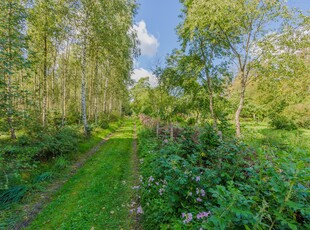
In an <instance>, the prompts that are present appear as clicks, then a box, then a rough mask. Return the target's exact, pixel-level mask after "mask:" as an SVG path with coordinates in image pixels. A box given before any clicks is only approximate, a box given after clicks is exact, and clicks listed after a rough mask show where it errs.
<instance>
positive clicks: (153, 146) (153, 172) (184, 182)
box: [139, 127, 310, 229]
mask: <svg viewBox="0 0 310 230" xmlns="http://www.w3.org/2000/svg"><path fill="white" fill-rule="evenodd" d="M186 133H187V134H186ZM190 133H191V134H190ZM194 134H195V132H194V131H193V130H192V131H189V130H187V131H186V132H185V133H184V135H183V134H181V136H180V139H179V140H177V141H176V142H167V141H165V140H161V139H159V140H157V141H156V139H155V138H154V137H153V135H152V134H150V133H149V131H144V130H142V131H141V132H140V134H139V137H140V143H139V155H140V158H141V159H140V161H141V163H142V164H141V173H142V177H141V178H143V179H142V183H141V187H142V188H141V201H142V206H143V210H144V213H145V214H144V216H143V223H144V225H145V226H147V228H156V229H159V228H160V229H199V228H202V229H244V228H246V226H247V228H248V229H268V228H272V229H307V226H309V224H310V218H309V215H308V213H309V208H308V205H307V204H308V201H309V196H308V194H307V191H308V185H307V175H309V169H308V168H307V166H306V165H307V163H306V158H307V152H306V151H297V150H295V151H294V152H291V151H290V152H287V151H283V150H278V149H270V150H268V151H267V150H263V149H258V150H256V151H254V150H252V149H250V148H249V147H248V146H246V145H244V144H242V143H239V142H236V141H234V140H230V141H228V140H227V141H221V140H219V139H218V138H217V136H216V135H215V134H214V133H213V132H212V129H210V127H206V128H205V129H204V130H203V131H202V132H201V134H200V135H199V136H200V137H199V142H198V143H197V139H196V138H189V137H191V136H192V137H193V136H195V135H194ZM209 138H210V139H211V140H206V139H209ZM201 215H204V216H203V217H201ZM190 216H192V218H190Z"/></svg>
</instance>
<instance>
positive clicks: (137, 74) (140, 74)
mask: <svg viewBox="0 0 310 230" xmlns="http://www.w3.org/2000/svg"><path fill="white" fill-rule="evenodd" d="M144 77H148V78H149V80H150V85H151V86H152V87H155V86H156V85H157V79H156V77H155V75H154V74H152V73H151V72H149V71H147V70H146V69H143V68H139V69H134V71H133V73H132V75H131V78H132V79H133V80H135V81H136V82H137V81H139V80H140V79H141V78H144Z"/></svg>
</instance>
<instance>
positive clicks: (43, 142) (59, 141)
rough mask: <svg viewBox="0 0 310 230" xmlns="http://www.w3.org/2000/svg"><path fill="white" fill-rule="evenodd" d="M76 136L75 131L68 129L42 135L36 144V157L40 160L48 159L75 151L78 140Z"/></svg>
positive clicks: (76, 132)
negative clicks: (37, 150) (37, 149)
mask: <svg viewBox="0 0 310 230" xmlns="http://www.w3.org/2000/svg"><path fill="white" fill-rule="evenodd" d="M78 134H79V132H78V131H77V130H75V129H73V128H70V127H65V128H63V129H61V130H57V131H54V132H47V133H42V134H41V136H40V137H39V139H38V142H37V145H38V146H39V147H40V151H39V152H38V154H37V156H38V157H40V158H42V157H43V158H50V157H55V156H58V155H62V154H67V153H70V152H74V151H76V150H77V143H78V140H79V135H78Z"/></svg>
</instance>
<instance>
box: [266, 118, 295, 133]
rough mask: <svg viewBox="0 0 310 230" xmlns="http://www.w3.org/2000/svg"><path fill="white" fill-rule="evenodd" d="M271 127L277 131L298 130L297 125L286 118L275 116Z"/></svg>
mask: <svg viewBox="0 0 310 230" xmlns="http://www.w3.org/2000/svg"><path fill="white" fill-rule="evenodd" d="M270 125H271V127H273V128H275V129H284V130H289V131H290V130H296V129H297V125H296V124H295V123H294V122H293V121H292V120H290V119H288V118H287V117H285V116H281V115H275V116H273V117H272V118H271V121H270Z"/></svg>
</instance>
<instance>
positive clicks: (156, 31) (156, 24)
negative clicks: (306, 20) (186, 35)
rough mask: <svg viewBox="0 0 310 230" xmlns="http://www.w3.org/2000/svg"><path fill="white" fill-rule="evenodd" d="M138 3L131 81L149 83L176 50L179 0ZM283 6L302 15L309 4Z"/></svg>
mask: <svg viewBox="0 0 310 230" xmlns="http://www.w3.org/2000/svg"><path fill="white" fill-rule="evenodd" d="M219 1H220V0H219ZM138 2H139V4H140V6H139V9H138V14H137V16H136V18H135V22H136V26H135V28H136V30H137V31H138V37H139V39H140V41H141V47H140V48H141V56H140V57H139V58H138V59H137V61H136V66H135V71H134V74H133V76H132V78H133V79H135V80H138V79H140V78H141V77H145V76H149V77H150V79H151V83H152V76H151V72H152V68H153V67H154V66H155V65H156V64H157V63H160V62H161V64H163V63H164V59H165V56H166V55H167V54H169V53H171V51H172V50H173V49H175V48H178V37H177V35H176V31H175V28H176V26H177V25H178V24H179V23H180V18H179V15H180V13H181V8H182V5H181V4H180V3H179V0H138ZM287 2H288V3H287V4H288V5H289V6H290V7H296V8H299V9H301V10H303V11H307V10H309V9H310V0H288V1H287ZM153 81H154V79H153ZM153 83H154V82H153Z"/></svg>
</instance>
